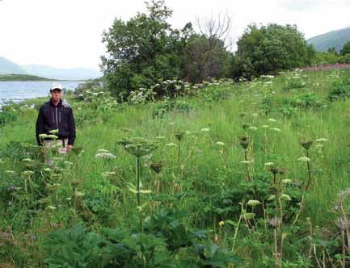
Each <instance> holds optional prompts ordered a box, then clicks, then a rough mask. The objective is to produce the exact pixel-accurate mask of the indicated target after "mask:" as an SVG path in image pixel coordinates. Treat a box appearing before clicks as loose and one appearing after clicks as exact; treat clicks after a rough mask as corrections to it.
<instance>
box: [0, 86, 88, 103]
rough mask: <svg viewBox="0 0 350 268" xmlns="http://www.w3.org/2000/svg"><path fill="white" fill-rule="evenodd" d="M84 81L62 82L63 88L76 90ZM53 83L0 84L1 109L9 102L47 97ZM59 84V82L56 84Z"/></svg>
mask: <svg viewBox="0 0 350 268" xmlns="http://www.w3.org/2000/svg"><path fill="white" fill-rule="evenodd" d="M82 82H83V81H60V82H58V83H60V84H61V85H62V86H63V88H65V89H69V90H74V89H75V88H77V86H78V85H79V84H80V83H82ZM52 83H54V82H52V81H8V82H0V107H1V106H2V105H4V104H5V103H7V102H9V101H13V102H20V101H23V100H25V99H32V98H38V97H46V96H48V95H49V93H50V87H51V85H52ZM56 83H57V82H56Z"/></svg>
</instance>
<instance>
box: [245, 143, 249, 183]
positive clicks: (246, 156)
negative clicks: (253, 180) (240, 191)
mask: <svg viewBox="0 0 350 268" xmlns="http://www.w3.org/2000/svg"><path fill="white" fill-rule="evenodd" d="M244 159H245V161H246V165H247V177H248V181H250V176H249V166H248V155H247V149H244Z"/></svg>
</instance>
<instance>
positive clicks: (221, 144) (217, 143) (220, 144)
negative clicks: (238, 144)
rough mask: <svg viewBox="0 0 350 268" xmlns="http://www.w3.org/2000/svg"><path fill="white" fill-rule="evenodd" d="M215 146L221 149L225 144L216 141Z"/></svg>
mask: <svg viewBox="0 0 350 268" xmlns="http://www.w3.org/2000/svg"><path fill="white" fill-rule="evenodd" d="M216 145H218V146H221V147H223V146H225V143H223V142H221V141H218V142H216Z"/></svg>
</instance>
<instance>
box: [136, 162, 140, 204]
mask: <svg viewBox="0 0 350 268" xmlns="http://www.w3.org/2000/svg"><path fill="white" fill-rule="evenodd" d="M136 191H137V193H136V198H137V206H138V207H139V206H140V158H139V157H137V158H136Z"/></svg>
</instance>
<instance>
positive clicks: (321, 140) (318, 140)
mask: <svg viewBox="0 0 350 268" xmlns="http://www.w3.org/2000/svg"><path fill="white" fill-rule="evenodd" d="M326 141H328V140H327V139H325V138H319V139H317V140H315V142H326Z"/></svg>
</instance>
